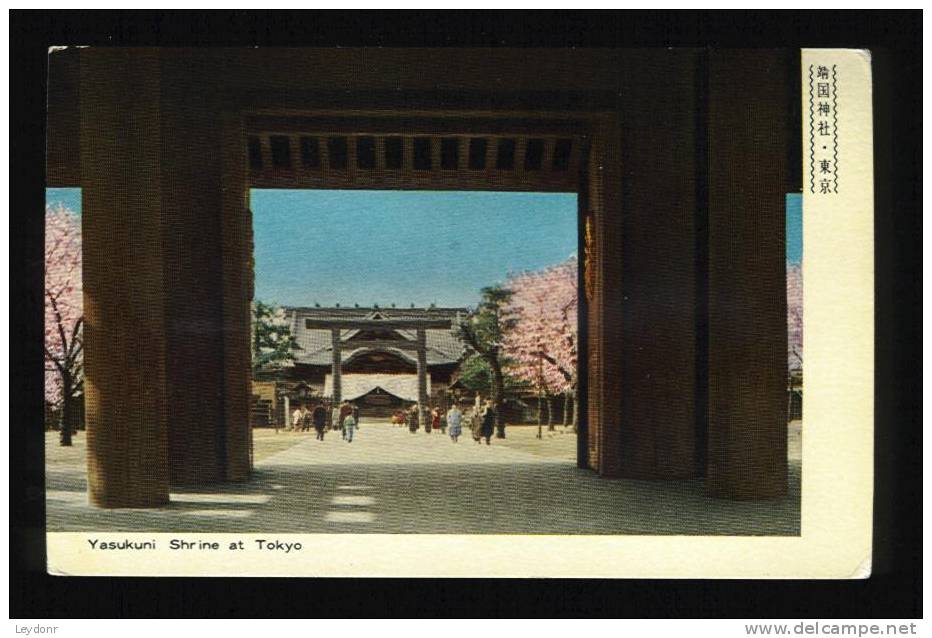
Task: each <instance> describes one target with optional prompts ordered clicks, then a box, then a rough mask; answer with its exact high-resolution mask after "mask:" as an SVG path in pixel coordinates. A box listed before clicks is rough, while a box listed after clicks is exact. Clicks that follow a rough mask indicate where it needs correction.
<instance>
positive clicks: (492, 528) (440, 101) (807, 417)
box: [45, 47, 873, 578]
mask: <svg viewBox="0 0 932 638" xmlns="http://www.w3.org/2000/svg"><path fill="white" fill-rule="evenodd" d="M871 117H872V111H871V55H870V52H868V51H860V50H817V49H814V50H803V51H800V50H798V49H783V50H764V49H755V50H717V49H714V48H713V49H685V48H684V49H660V48H657V49H623V50H622V49H618V50H613V49H589V50H585V49H565V50H561V49H520V50H519V49H494V50H493V49H365V48H361V49H346V48H342V49H273V48H243V49H235V48H231V49H217V48H213V49H207V48H204V49H198V48H189V49H168V48H166V49H159V48H103V47H86V48H68V47H57V48H53V49H52V50H50V52H49V102H48V140H47V149H48V154H47V176H48V180H47V181H48V186H49V188H48V190H47V193H46V197H47V201H46V209H45V214H46V256H45V258H46V275H45V310H46V311H45V346H46V349H45V352H46V361H45V363H46V369H45V370H46V372H45V374H46V376H45V379H46V388H45V390H46V392H45V396H46V415H45V437H46V448H45V449H46V495H45V496H46V512H47V546H48V571H49V572H50V573H52V574H58V575H126V576H142V575H188V576H209V575H243V576H265V575H269V576H271V575H275V576H398V577H410V576H431V577H462V576H481V577H490V576H491V577H499V576H501V577H506V576H509V577H660V578H665V577H677V578H680V577H681V578H750V577H754V578H863V577H867V576H869V575H870V572H871V533H872V530H871V514H872V510H871V507H872V506H871V502H872V484H873V474H872V458H873V457H872V455H873V451H872V440H873V422H872V414H873V404H872V401H873V234H872V233H873V231H872V228H873V208H872V203H871V202H872V201H873V197H872V189H873V176H872V134H871Z"/></svg>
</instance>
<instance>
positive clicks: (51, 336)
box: [45, 204, 84, 446]
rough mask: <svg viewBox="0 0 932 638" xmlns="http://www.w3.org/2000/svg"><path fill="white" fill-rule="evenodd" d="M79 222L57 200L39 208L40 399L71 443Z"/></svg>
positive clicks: (78, 326) (79, 361)
mask: <svg viewBox="0 0 932 638" xmlns="http://www.w3.org/2000/svg"><path fill="white" fill-rule="evenodd" d="M82 295H83V292H82V280H81V220H80V218H79V216H78V215H77V214H76V213H74V212H73V211H71V210H69V209H67V208H65V207H64V206H62V205H61V204H54V205H50V206H46V208H45V400H46V402H47V403H48V404H49V406H50V407H52V408H53V409H56V410H58V411H59V413H60V415H61V416H60V422H59V429H60V432H61V444H62V445H65V446H68V445H71V435H72V433H73V432H74V431H75V429H76V425H77V423H76V421H77V412H76V408H77V404H76V399H77V397H78V396H79V395H80V393H81V391H82V390H83V385H84V367H83V356H82V353H83V341H82V334H83V330H82V327H83V324H84V319H83V296H82Z"/></svg>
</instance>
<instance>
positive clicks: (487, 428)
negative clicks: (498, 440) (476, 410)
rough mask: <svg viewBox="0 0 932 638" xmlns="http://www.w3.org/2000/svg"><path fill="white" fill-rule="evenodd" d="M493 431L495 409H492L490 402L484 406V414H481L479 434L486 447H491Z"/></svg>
mask: <svg viewBox="0 0 932 638" xmlns="http://www.w3.org/2000/svg"><path fill="white" fill-rule="evenodd" d="M494 430H495V409H494V408H493V407H492V401H489V402H488V403H486V404H485V412H483V413H482V428H481V430H480V433H481V434H482V438H484V439H485V444H486V445H492V442H491V440H490V439H491V438H492V432H493V431H494Z"/></svg>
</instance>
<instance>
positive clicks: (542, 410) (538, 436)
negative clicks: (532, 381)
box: [537, 392, 544, 439]
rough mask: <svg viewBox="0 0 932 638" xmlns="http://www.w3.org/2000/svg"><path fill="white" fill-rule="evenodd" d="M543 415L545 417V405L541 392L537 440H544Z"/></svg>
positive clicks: (538, 398) (538, 405)
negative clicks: (542, 430) (542, 431)
mask: <svg viewBox="0 0 932 638" xmlns="http://www.w3.org/2000/svg"><path fill="white" fill-rule="evenodd" d="M543 415H544V404H543V399H542V398H541V396H540V392H538V393H537V438H538V439H542V438H544V436H543V434H542V433H541V427H542V426H543Z"/></svg>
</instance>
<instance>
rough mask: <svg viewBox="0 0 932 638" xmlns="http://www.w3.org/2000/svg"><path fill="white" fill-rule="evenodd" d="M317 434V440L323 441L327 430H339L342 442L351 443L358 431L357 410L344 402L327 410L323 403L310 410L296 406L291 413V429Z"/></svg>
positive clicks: (354, 406)
mask: <svg viewBox="0 0 932 638" xmlns="http://www.w3.org/2000/svg"><path fill="white" fill-rule="evenodd" d="M312 427H313V428H314V431H315V432H316V433H317V440H318V441H323V440H324V435H325V434H326V433H327V430H328V429H333V430H340V431H341V433H342V435H343V440H345V441H346V442H348V443H352V442H353V435H354V434H355V432H356V430H358V429H359V408H358V407H357V406H356V405H354V404H352V403H349V402H348V401H344V402H342V403H340V404H339V405H335V406H333V409H332V410H329V411H328V410H327V407H326V406H325V405H324V404H323V403H319V404H317V405H316V406H314V408H313V409H312V410H309V409H308V408H307V407H306V406H303V405H301V406H298V407H297V408H295V410H294V412H292V413H291V429H292V430H294V431H296V432H297V431H300V432H307V431H309V430H310V429H311V428H312Z"/></svg>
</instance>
